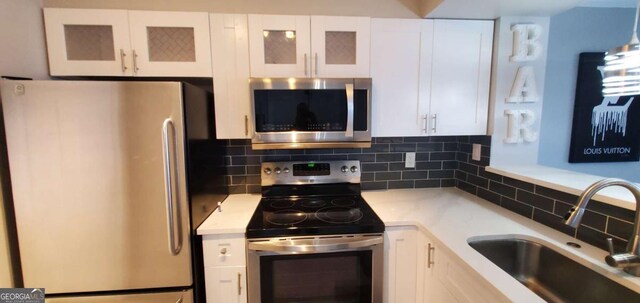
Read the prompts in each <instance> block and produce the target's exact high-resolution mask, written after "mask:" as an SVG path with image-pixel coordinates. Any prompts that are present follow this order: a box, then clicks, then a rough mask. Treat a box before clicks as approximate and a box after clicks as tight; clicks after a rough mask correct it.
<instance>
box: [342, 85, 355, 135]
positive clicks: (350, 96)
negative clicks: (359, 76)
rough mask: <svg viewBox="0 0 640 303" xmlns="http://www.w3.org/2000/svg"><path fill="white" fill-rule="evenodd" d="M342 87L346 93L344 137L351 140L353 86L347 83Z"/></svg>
mask: <svg viewBox="0 0 640 303" xmlns="http://www.w3.org/2000/svg"><path fill="white" fill-rule="evenodd" d="M344 86H345V90H346V92H347V130H346V131H345V137H347V138H353V84H352V83H347V84H345V85H344Z"/></svg>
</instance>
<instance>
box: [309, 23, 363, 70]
mask: <svg viewBox="0 0 640 303" xmlns="http://www.w3.org/2000/svg"><path fill="white" fill-rule="evenodd" d="M370 28H371V19H370V18H368V17H328V16H311V52H312V54H311V55H312V60H311V61H312V62H313V67H312V68H311V70H312V72H313V74H312V75H311V76H312V77H360V78H366V77H369V49H370V45H369V44H370V38H371V33H370Z"/></svg>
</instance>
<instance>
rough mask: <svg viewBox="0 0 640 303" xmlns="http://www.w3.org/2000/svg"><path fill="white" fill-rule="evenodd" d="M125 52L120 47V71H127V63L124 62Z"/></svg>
mask: <svg viewBox="0 0 640 303" xmlns="http://www.w3.org/2000/svg"><path fill="white" fill-rule="evenodd" d="M126 56H127V53H125V52H124V49H120V66H121V67H122V72H123V73H124V72H126V71H127V64H126V63H125V62H124V60H125V57H126Z"/></svg>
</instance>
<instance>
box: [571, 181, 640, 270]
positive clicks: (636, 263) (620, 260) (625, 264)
mask: <svg viewBox="0 0 640 303" xmlns="http://www.w3.org/2000/svg"><path fill="white" fill-rule="evenodd" d="M610 186H622V187H624V188H626V189H628V190H629V191H630V192H631V193H632V194H633V196H634V197H635V199H636V218H635V222H634V224H633V234H632V235H631V238H630V239H629V244H628V245H627V251H626V252H625V253H620V254H616V253H614V250H613V240H612V239H611V238H608V239H607V246H608V247H609V255H608V256H607V257H606V258H605V261H606V262H607V264H609V266H613V267H616V268H622V269H623V270H624V271H626V272H628V273H630V274H632V275H634V276H636V277H640V243H639V241H638V236H639V234H640V206H639V205H638V204H639V203H640V187H638V185H636V184H634V183H631V182H629V181H625V180H622V179H613V178H611V179H603V180H600V181H598V182H596V183H593V184H591V186H589V187H588V188H587V189H585V190H584V192H582V194H581V195H580V197H579V198H578V204H576V206H575V207H573V208H571V210H570V211H569V212H568V213H567V214H566V215H565V216H564V219H565V220H566V221H567V222H566V223H565V224H566V225H569V226H571V227H573V228H577V227H578V225H580V221H581V220H582V216H583V215H584V212H585V208H586V207H587V203H589V200H591V198H592V197H593V196H594V195H595V194H596V193H597V192H598V191H600V190H601V189H603V188H606V187H610Z"/></svg>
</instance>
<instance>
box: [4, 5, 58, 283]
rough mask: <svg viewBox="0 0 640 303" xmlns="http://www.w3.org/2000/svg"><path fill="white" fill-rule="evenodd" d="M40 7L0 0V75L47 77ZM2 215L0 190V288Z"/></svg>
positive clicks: (8, 276)
mask: <svg viewBox="0 0 640 303" xmlns="http://www.w3.org/2000/svg"><path fill="white" fill-rule="evenodd" d="M42 6H43V1H42V0H0V75H1V76H16V77H27V78H34V79H48V78H49V72H48V66H47V55H46V45H45V38H44V25H43V22H42ZM0 169H1V168H0ZM4 218H5V210H4V207H3V202H2V195H1V193H0V287H13V286H14V284H13V275H12V272H11V257H10V253H9V249H8V247H9V242H8V239H7V228H6V222H5V220H4Z"/></svg>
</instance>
